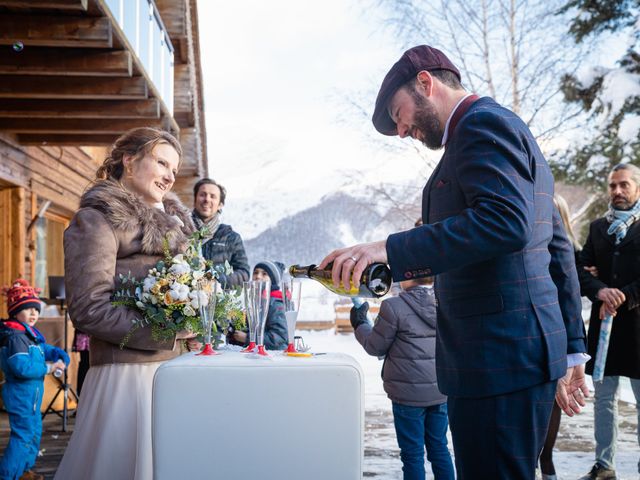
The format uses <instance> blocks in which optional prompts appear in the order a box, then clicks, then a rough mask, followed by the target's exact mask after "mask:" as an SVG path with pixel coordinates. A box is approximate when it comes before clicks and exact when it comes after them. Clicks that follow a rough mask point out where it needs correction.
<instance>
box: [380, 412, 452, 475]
mask: <svg viewBox="0 0 640 480" xmlns="http://www.w3.org/2000/svg"><path fill="white" fill-rule="evenodd" d="M393 423H394V426H395V427H396V437H397V438H398V446H399V447H400V459H401V460H402V471H403V472H404V475H403V477H402V478H403V479H404V480H424V479H425V470H424V450H425V447H426V449H427V460H429V462H430V463H431V470H432V471H433V476H434V478H435V480H454V478H455V476H454V473H453V462H452V461H451V455H450V454H449V449H448V448H447V426H448V424H449V422H448V421H447V404H446V403H441V404H440V405H432V406H431V407H411V406H409V405H402V404H400V403H396V402H393Z"/></svg>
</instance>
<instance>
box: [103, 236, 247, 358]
mask: <svg viewBox="0 0 640 480" xmlns="http://www.w3.org/2000/svg"><path fill="white" fill-rule="evenodd" d="M202 238H203V231H197V232H195V233H194V234H193V235H192V236H191V237H190V238H189V243H188V246H187V249H186V251H185V252H184V253H181V254H178V255H175V256H172V255H171V252H170V250H169V246H168V242H165V248H164V259H163V260H160V261H159V262H158V263H157V264H156V265H155V267H154V268H152V269H150V270H149V273H148V274H147V276H146V277H145V278H144V279H142V280H137V279H136V278H134V277H132V276H131V274H128V275H120V277H119V280H120V285H119V288H118V289H117V291H116V292H115V294H114V295H113V297H112V302H111V303H112V304H113V305H116V306H124V307H128V308H132V309H135V310H138V311H139V312H140V313H141V316H140V317H138V318H136V319H135V320H134V321H133V325H132V328H131V330H129V332H128V333H127V335H125V338H124V339H123V340H122V342H121V344H120V348H124V347H125V346H126V344H127V342H128V341H129V340H130V339H131V336H132V335H133V333H134V332H135V331H136V330H138V329H139V328H143V327H147V326H150V328H151V337H152V338H153V339H154V340H156V341H162V340H171V339H173V338H175V335H176V334H177V333H178V332H179V331H187V332H192V333H196V334H199V335H200V334H202V333H203V324H202V321H201V318H200V307H201V306H204V305H207V304H208V302H209V301H210V297H211V295H213V282H216V281H217V279H218V278H219V276H220V274H221V273H224V274H230V273H231V272H232V271H233V270H232V269H231V267H230V266H229V264H228V262H227V263H226V264H225V265H219V266H215V267H212V266H211V263H210V262H207V261H205V259H204V257H203V256H202V248H201V246H202ZM237 297H238V295H237V294H235V293H228V292H223V291H219V292H218V295H217V302H219V304H220V313H221V314H222V313H223V312H224V313H225V314H226V315H229V316H230V317H234V318H235V317H236V316H237V315H238V312H237V311H236V309H238V310H239V311H240V315H241V312H242V310H241V306H240V304H239V303H238V302H237V301H236V300H237ZM218 311H219V310H218V307H217V306H216V317H217V314H218Z"/></svg>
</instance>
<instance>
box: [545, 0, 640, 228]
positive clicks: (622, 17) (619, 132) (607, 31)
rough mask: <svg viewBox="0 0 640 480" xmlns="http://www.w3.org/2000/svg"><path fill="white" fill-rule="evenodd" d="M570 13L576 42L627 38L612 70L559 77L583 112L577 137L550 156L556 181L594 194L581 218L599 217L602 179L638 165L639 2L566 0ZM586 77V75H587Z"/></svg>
mask: <svg viewBox="0 0 640 480" xmlns="http://www.w3.org/2000/svg"><path fill="white" fill-rule="evenodd" d="M562 11H563V12H564V13H566V12H575V14H576V16H575V17H574V19H573V21H572V22H571V24H570V26H569V32H570V33H571V35H572V36H573V38H574V39H575V41H576V43H578V44H580V43H581V42H583V41H585V39H587V38H589V37H594V36H595V37H600V38H607V37H609V38H611V36H612V35H615V38H616V39H617V41H625V39H628V47H627V50H626V52H625V53H624V55H623V56H622V57H621V58H620V59H618V60H617V62H616V66H615V67H614V68H603V67H598V66H596V67H592V68H591V69H590V71H589V74H588V75H586V76H583V78H578V77H577V76H575V75H569V74H567V75H565V76H564V77H563V79H562V90H563V93H564V96H565V100H566V101H567V102H569V103H574V104H578V105H580V106H581V107H582V109H583V110H584V111H585V112H586V113H587V114H588V115H589V120H590V121H589V126H588V128H587V129H585V131H584V132H583V138H582V139H579V140H578V141H577V144H576V145H574V146H572V147H571V148H569V149H568V151H564V152H561V153H560V152H557V153H556V154H555V155H554V156H553V158H552V168H553V169H554V173H555V175H556V179H558V180H564V181H566V182H567V183H572V184H578V185H583V186H585V187H586V188H588V189H589V190H590V191H591V192H593V193H596V194H597V196H596V197H595V198H596V200H595V201H594V202H593V203H592V205H591V206H590V208H589V209H588V211H587V212H586V216H587V218H588V219H593V218H595V217H597V216H600V215H602V213H603V212H604V210H605V209H606V204H607V195H606V189H607V182H606V178H607V175H608V173H609V172H610V171H611V168H612V167H613V166H615V165H616V164H618V163H621V162H629V163H633V164H635V165H640V20H639V17H638V15H639V13H640V4H639V2H638V0H571V1H570V2H568V3H567V4H566V5H565V6H564V8H563V9H562ZM587 77H588V78H587Z"/></svg>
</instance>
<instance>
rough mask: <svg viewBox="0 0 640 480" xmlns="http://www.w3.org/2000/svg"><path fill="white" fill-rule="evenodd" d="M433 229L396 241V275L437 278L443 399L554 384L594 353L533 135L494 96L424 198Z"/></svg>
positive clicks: (453, 147)
mask: <svg viewBox="0 0 640 480" xmlns="http://www.w3.org/2000/svg"><path fill="white" fill-rule="evenodd" d="M422 215H423V221H424V223H425V225H423V226H421V227H418V228H414V229H412V230H409V231H406V232H400V233H397V234H393V235H391V236H389V238H388V239H387V254H388V259H389V264H390V266H391V270H392V274H393V277H394V280H398V281H399V280H404V279H409V278H416V277H421V276H426V275H436V287H435V288H436V296H437V301H438V326H437V346H436V369H437V375H438V386H439V388H440V391H441V392H442V393H444V394H446V395H450V396H457V397H483V396H491V395H499V394H502V393H508V392H514V391H517V390H521V389H524V388H528V387H531V386H534V385H537V384H540V383H543V382H547V381H550V380H555V379H557V378H560V377H561V376H563V375H564V374H565V372H566V368H567V363H566V356H567V353H580V352H585V351H586V346H585V332H584V326H583V322H582V318H581V305H580V289H579V284H578V278H577V273H576V267H575V258H574V252H573V247H572V245H571V243H570V242H569V240H568V239H567V236H566V234H565V232H564V227H563V226H562V222H561V219H560V216H559V214H558V211H557V209H556V208H555V207H554V204H553V177H552V175H551V171H550V169H549V165H548V164H547V162H546V160H545V159H544V157H543V155H542V152H541V151H540V149H539V147H538V145H537V143H536V141H535V139H534V138H533V135H532V134H531V132H530V131H529V129H528V128H527V126H526V125H525V124H524V122H523V121H522V120H521V119H520V118H519V117H518V116H517V115H515V114H514V113H513V112H511V111H509V110H507V109H505V108H504V107H502V106H500V105H498V104H497V103H496V102H495V101H493V100H492V99H491V98H488V97H485V98H481V99H479V100H477V101H476V102H475V103H474V104H473V105H471V107H469V109H468V110H467V111H466V112H465V113H464V114H463V116H462V117H461V119H460V121H459V123H458V125H457V126H456V127H455V130H454V131H453V132H450V138H449V142H448V144H447V147H446V150H445V153H444V155H443V156H442V159H441V160H440V163H439V164H438V166H437V167H436V170H435V171H434V172H433V174H432V175H431V178H430V179H429V181H428V183H427V185H426V187H425V189H424V192H423V204H422Z"/></svg>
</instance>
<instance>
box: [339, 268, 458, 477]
mask: <svg viewBox="0 0 640 480" xmlns="http://www.w3.org/2000/svg"><path fill="white" fill-rule="evenodd" d="M432 283H433V282H432V280H431V279H418V280H407V281H405V282H402V283H401V287H402V289H403V291H402V292H400V294H399V296H397V297H392V298H388V299H387V300H384V301H383V302H382V304H381V305H380V313H379V315H378V318H377V320H376V323H375V325H374V326H372V325H371V324H370V323H369V321H368V320H367V311H368V309H369V305H368V304H367V303H366V302H365V303H363V304H362V305H361V306H360V307H358V308H356V307H355V306H354V307H353V308H352V309H351V325H352V326H353V329H354V331H355V335H356V339H357V340H358V342H360V344H361V345H362V346H363V347H364V349H365V351H366V352H367V353H368V354H369V355H375V356H385V360H384V363H383V365H382V379H383V383H384V390H385V392H387V396H388V397H389V399H390V400H391V402H392V405H393V422H394V425H395V429H396V436H397V438H398V446H399V447H400V459H401V460H402V471H403V472H404V479H405V480H409V479H411V480H414V479H420V480H424V478H425V468H424V451H425V447H426V450H427V460H429V462H430V463H431V469H432V471H433V475H434V477H435V478H436V480H453V479H454V470H453V463H452V461H451V455H450V454H449V449H448V448H447V428H448V425H449V423H448V420H447V403H446V402H447V398H446V397H445V396H444V395H443V394H442V393H440V391H439V390H438V385H437V382H436V367H435V346H436V305H435V298H434V293H433V288H431V285H432ZM354 303H355V302H354Z"/></svg>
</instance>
